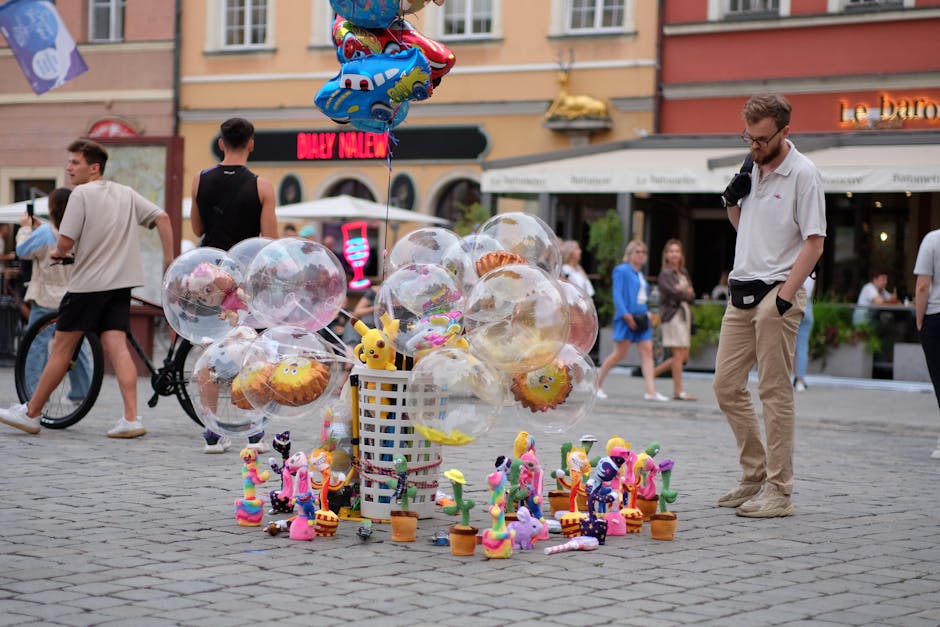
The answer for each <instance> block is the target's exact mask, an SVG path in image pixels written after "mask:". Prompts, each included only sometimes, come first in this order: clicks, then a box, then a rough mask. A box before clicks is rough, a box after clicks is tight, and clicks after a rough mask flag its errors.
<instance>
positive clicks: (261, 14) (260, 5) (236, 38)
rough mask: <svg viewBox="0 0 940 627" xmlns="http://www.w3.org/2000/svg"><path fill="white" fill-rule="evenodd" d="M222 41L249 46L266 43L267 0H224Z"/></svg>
mask: <svg viewBox="0 0 940 627" xmlns="http://www.w3.org/2000/svg"><path fill="white" fill-rule="evenodd" d="M224 7H225V8H224V15H223V25H222V32H223V37H222V43H223V47H225V48H250V47H260V46H265V45H267V43H268V0H225V5H224Z"/></svg>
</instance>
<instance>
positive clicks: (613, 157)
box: [481, 142, 940, 194]
mask: <svg viewBox="0 0 940 627" xmlns="http://www.w3.org/2000/svg"><path fill="white" fill-rule="evenodd" d="M797 148H799V143H798V142H797ZM744 154H745V151H744V150H743V149H742V148H734V149H722V148H688V149H685V148H632V149H623V150H613V151H608V152H598V153H596V154H592V155H585V156H581V157H571V158H566V159H558V160H554V161H543V162H540V163H532V164H527V165H521V166H515V167H507V168H497V169H492V170H485V171H484V172H483V179H482V184H481V187H482V190H483V191H484V192H488V193H496V194H499V193H559V194H564V193H610V194H614V193H631V192H650V193H688V192H704V193H720V192H721V191H722V190H723V189H724V188H725V186H726V185H727V184H728V181H729V180H730V178H731V176H732V175H733V174H734V172H735V171H736V170H737V167H736V166H734V165H732V166H722V167H717V168H710V167H709V161H710V160H716V159H722V160H723V162H727V161H728V158H729V157H736V156H738V155H740V156H741V157H742V158H743V156H744ZM805 154H806V155H807V156H808V157H809V158H810V159H812V160H813V162H814V163H816V166H817V167H818V168H819V170H820V174H821V175H822V178H823V185H824V188H825V190H826V191H827V192H933V191H940V144H919V145H910V146H900V145H880V146H839V147H834V148H825V149H821V150H815V151H812V152H806V153H805Z"/></svg>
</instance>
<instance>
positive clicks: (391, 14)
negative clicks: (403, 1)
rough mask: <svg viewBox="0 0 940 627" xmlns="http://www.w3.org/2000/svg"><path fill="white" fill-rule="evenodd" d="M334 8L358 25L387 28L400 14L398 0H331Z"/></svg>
mask: <svg viewBox="0 0 940 627" xmlns="http://www.w3.org/2000/svg"><path fill="white" fill-rule="evenodd" d="M330 6H331V7H332V8H333V10H334V11H335V12H336V13H338V14H340V15H342V16H343V17H345V18H346V19H347V20H349V21H350V22H352V23H353V24H355V25H356V26H362V27H363V28H385V27H386V26H388V25H389V24H391V23H392V20H394V19H395V16H396V15H398V9H399V8H400V7H399V2H398V0H330Z"/></svg>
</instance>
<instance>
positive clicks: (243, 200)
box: [190, 118, 277, 453]
mask: <svg viewBox="0 0 940 627" xmlns="http://www.w3.org/2000/svg"><path fill="white" fill-rule="evenodd" d="M254 136H255V127H254V125H252V123H251V122H249V121H248V120H246V119H244V118H231V119H229V120H226V121H225V122H223V123H222V127H221V136H220V137H219V140H218V141H219V149H220V150H221V151H222V154H223V159H222V162H221V163H219V164H218V165H216V166H214V167H211V168H209V169H207V170H203V171H202V172H200V173H199V174H198V175H197V176H196V177H195V178H194V179H193V187H192V199H193V207H192V214H191V216H190V220H191V221H192V227H193V232H194V233H195V234H196V235H197V236H202V245H203V246H213V247H215V248H221V249H222V250H228V249H229V248H231V247H232V246H234V245H235V244H237V243H238V242H240V241H242V240H245V239H248V238H250V237H258V236H259V235H260V236H263V237H269V238H271V239H277V217H276V216H275V215H274V186H273V185H271V183H270V182H268V181H266V180H265V179H263V178H261V177H260V176H258V175H257V174H255V173H254V172H252V171H251V170H249V169H248V166H247V163H248V155H249V154H250V153H251V151H252V150H254V149H255V140H254ZM263 435H264V434H260V435H257V436H253V437H252V438H250V439H249V446H250V447H252V448H255V449H256V450H258V452H259V453H263V452H264V450H265V446H264V443H263V442H262V437H263ZM204 437H205V439H206V447H205V452H206V453H224V452H225V450H226V449H227V448H228V447H230V446H231V445H232V443H231V441H230V440H229V439H228V438H227V437H225V436H220V435H219V434H217V433H214V432H212V431H208V430H207V431H206V432H205V435H204Z"/></svg>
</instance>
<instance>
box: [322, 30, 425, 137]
mask: <svg viewBox="0 0 940 627" xmlns="http://www.w3.org/2000/svg"><path fill="white" fill-rule="evenodd" d="M430 74H431V69H430V66H429V65H428V60H427V58H426V57H425V56H424V53H422V52H421V51H420V50H418V49H417V48H409V49H408V50H403V51H401V52H399V53H396V54H373V55H370V56H367V57H363V58H361V59H357V60H355V61H350V62H349V63H346V64H345V65H343V67H342V68H341V69H340V72H339V74H337V75H336V76H335V77H334V78H332V79H330V80H329V81H327V83H326V84H325V85H324V86H323V87H321V88H320V91H319V92H317V95H316V98H314V103H315V104H316V105H317V107H319V109H320V110H321V111H323V113H325V114H326V115H327V117H329V118H330V119H332V120H333V121H334V122H338V123H340V124H345V123H347V122H350V121H352V120H375V121H377V122H381V123H383V124H389V123H392V122H394V120H395V119H396V113H397V112H398V109H399V107H400V105H401V103H403V102H406V101H408V100H424V99H425V98H427V97H428V96H429V95H430V93H431V84H430Z"/></svg>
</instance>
